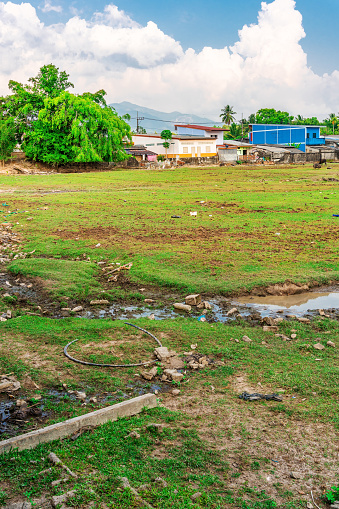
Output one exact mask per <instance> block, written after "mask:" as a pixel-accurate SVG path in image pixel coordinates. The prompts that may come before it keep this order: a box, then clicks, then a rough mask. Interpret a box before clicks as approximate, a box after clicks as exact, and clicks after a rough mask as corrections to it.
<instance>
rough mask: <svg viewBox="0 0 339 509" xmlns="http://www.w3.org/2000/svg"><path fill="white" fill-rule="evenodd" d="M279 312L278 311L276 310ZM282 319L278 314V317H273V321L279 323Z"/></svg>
mask: <svg viewBox="0 0 339 509" xmlns="http://www.w3.org/2000/svg"><path fill="white" fill-rule="evenodd" d="M278 313H279V311H278ZM283 321H284V319H283V318H282V317H281V316H278V318H275V319H274V323H275V324H277V325H279V323H282V322H283Z"/></svg>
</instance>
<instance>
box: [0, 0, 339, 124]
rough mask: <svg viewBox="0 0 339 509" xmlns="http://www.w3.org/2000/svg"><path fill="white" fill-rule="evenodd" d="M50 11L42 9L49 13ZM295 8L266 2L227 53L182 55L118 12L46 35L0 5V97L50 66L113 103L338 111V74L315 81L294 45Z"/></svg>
mask: <svg viewBox="0 0 339 509" xmlns="http://www.w3.org/2000/svg"><path fill="white" fill-rule="evenodd" d="M46 5H51V4H50V3H49V1H48V0H46V3H45V6H46ZM303 37H305V32H304V29H303V26H302V16H301V14H300V12H299V11H298V10H297V9H296V6H295V1H294V0H274V1H272V2H270V3H267V2H262V4H261V10H260V12H259V14H258V19H257V22H256V23H253V24H252V25H249V26H247V25H245V26H244V27H243V28H242V29H241V30H239V40H238V41H237V42H235V44H234V45H233V46H232V47H225V48H223V49H214V48H211V47H205V48H204V49H203V50H202V51H200V52H196V51H194V50H193V49H188V50H187V51H183V49H182V47H181V45H180V43H179V42H178V41H176V40H175V39H173V38H172V37H170V36H168V35H167V34H165V33H164V32H162V31H161V30H160V29H159V28H158V26H157V25H156V24H155V23H154V22H152V21H149V22H148V23H147V25H146V26H142V25H140V24H138V23H137V22H135V21H134V20H133V19H132V18H131V17H130V16H128V14H126V13H125V12H124V11H122V10H119V9H118V7H117V6H116V5H113V4H112V5H108V6H106V7H105V9H104V11H103V12H96V13H94V15H93V17H92V19H91V20H86V19H84V18H82V17H81V16H80V15H75V16H73V17H72V18H70V19H69V20H68V21H67V22H66V23H58V24H55V25H49V26H48V25H45V24H44V23H42V22H41V21H40V19H39V17H38V15H37V12H36V10H35V9H34V7H33V6H32V5H31V4H29V3H22V4H20V5H18V4H14V3H12V2H0V59H1V62H2V65H1V68H0V92H1V93H6V88H7V83H8V80H9V79H15V80H18V81H25V80H27V78H28V77H29V76H32V75H35V74H36V73H37V72H38V70H39V67H40V66H41V65H43V64H46V63H51V62H53V63H54V64H56V65H57V66H58V67H60V69H62V70H66V71H68V72H69V73H70V75H71V76H70V77H71V80H72V81H73V82H74V83H75V85H76V91H78V92H81V91H83V90H97V89H100V88H104V89H105V90H106V91H107V92H108V100H109V101H112V102H113V101H114V102H118V101H123V100H127V101H131V102H135V103H138V104H142V105H144V106H148V107H153V108H156V109H165V110H167V111H170V110H174V109H177V110H182V111H183V110H184V111H189V112H192V113H205V114H208V115H209V116H211V115H214V116H215V117H216V118H217V115H218V114H219V112H220V108H221V107H222V106H224V105H225V104H232V105H234V106H235V107H236V111H238V112H239V111H241V112H244V114H246V115H248V114H249V113H252V112H254V111H256V110H257V109H258V108H260V107H275V108H280V109H287V110H289V111H290V112H291V113H294V114H298V113H301V114H303V115H311V114H315V115H320V116H321V115H323V114H326V113H328V112H329V111H332V110H333V111H336V109H337V103H338V95H339V94H338V90H339V88H338V85H339V71H335V72H334V73H332V74H331V75H324V76H319V75H316V74H315V73H314V72H313V71H312V70H311V68H310V67H308V65H307V55H306V54H305V52H304V51H303V49H302V47H301V45H300V41H301V40H302V38H303Z"/></svg>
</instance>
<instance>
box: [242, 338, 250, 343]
mask: <svg viewBox="0 0 339 509" xmlns="http://www.w3.org/2000/svg"><path fill="white" fill-rule="evenodd" d="M242 340H243V341H245V343H252V340H251V338H249V337H248V336H243V337H242Z"/></svg>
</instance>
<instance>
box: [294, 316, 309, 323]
mask: <svg viewBox="0 0 339 509" xmlns="http://www.w3.org/2000/svg"><path fill="white" fill-rule="evenodd" d="M297 320H298V322H300V323H310V322H311V320H309V319H308V318H305V317H303V316H298V317H297Z"/></svg>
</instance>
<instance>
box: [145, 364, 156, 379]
mask: <svg viewBox="0 0 339 509" xmlns="http://www.w3.org/2000/svg"><path fill="white" fill-rule="evenodd" d="M157 374H158V368H157V366H154V367H153V368H152V369H150V370H149V371H143V372H142V373H141V376H142V377H143V378H144V379H145V380H153V378H154V377H156V376H157Z"/></svg>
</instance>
